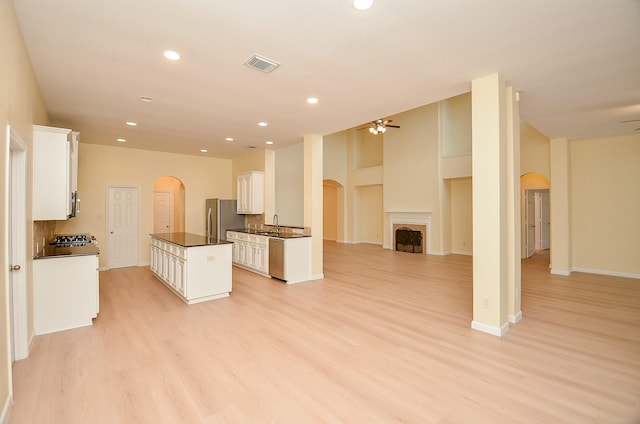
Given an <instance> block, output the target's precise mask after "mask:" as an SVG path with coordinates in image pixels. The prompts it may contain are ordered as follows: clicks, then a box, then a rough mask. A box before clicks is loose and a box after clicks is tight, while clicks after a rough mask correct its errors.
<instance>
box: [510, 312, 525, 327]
mask: <svg viewBox="0 0 640 424" xmlns="http://www.w3.org/2000/svg"><path fill="white" fill-rule="evenodd" d="M521 319H522V311H518V313H517V314H515V315H509V322H510V323H511V324H517V323H519V322H520V320H521Z"/></svg>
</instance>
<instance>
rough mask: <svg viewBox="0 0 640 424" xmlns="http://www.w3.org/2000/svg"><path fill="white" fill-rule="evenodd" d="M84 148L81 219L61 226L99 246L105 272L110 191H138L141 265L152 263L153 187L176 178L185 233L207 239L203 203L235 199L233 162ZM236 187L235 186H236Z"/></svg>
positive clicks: (80, 176) (80, 173)
mask: <svg viewBox="0 0 640 424" xmlns="http://www.w3.org/2000/svg"><path fill="white" fill-rule="evenodd" d="M88 142H90V140H86V139H84V140H83V142H82V143H80V148H79V158H78V197H79V198H80V199H81V200H82V203H81V204H82V208H81V212H80V214H78V216H77V217H76V218H73V219H70V220H68V221H59V222H58V224H57V228H56V231H57V232H59V233H75V232H88V233H91V234H94V235H95V236H96V238H97V239H98V241H99V243H100V267H101V268H104V267H107V265H108V260H107V258H108V255H109V249H108V246H107V244H108V243H107V237H106V233H107V226H108V222H107V210H106V208H107V202H106V200H107V188H108V187H109V186H135V187H138V188H139V194H140V198H139V214H140V231H139V243H140V244H139V249H138V254H139V256H138V261H139V263H140V264H141V265H144V264H148V263H149V252H150V250H149V234H150V233H152V232H153V186H154V184H155V182H156V180H158V178H161V177H163V176H173V177H175V178H177V179H179V180H180V181H182V183H183V184H184V189H185V231H187V232H190V233H195V234H204V231H205V215H204V212H205V211H204V202H205V199H209V198H215V197H219V198H224V199H229V198H233V197H232V193H231V187H232V184H231V178H232V177H231V175H232V172H231V160H230V159H217V158H210V157H204V156H192V155H178V154H171V153H163V152H153V151H145V150H137V149H128V148H122V147H119V146H114V147H111V146H102V145H96V144H87V143H88ZM234 185H235V184H234Z"/></svg>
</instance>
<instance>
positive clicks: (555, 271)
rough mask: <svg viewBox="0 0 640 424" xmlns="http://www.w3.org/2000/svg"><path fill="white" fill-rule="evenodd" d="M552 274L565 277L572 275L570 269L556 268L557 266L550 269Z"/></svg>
mask: <svg viewBox="0 0 640 424" xmlns="http://www.w3.org/2000/svg"><path fill="white" fill-rule="evenodd" d="M549 272H550V273H551V274H554V275H564V276H565V277H568V276H570V275H571V271H569V270H564V269H555V268H551V270H550V271H549Z"/></svg>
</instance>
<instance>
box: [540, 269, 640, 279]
mask: <svg viewBox="0 0 640 424" xmlns="http://www.w3.org/2000/svg"><path fill="white" fill-rule="evenodd" d="M571 270H572V271H574V272H584V273H587V274H601V275H610V276H612V277H624V278H635V279H640V274H632V273H630V272H618V271H606V270H603V269H589V268H575V267H574V268H571ZM552 274H553V270H552Z"/></svg>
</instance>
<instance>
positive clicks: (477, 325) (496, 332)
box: [471, 321, 509, 337]
mask: <svg viewBox="0 0 640 424" xmlns="http://www.w3.org/2000/svg"><path fill="white" fill-rule="evenodd" d="M471 328H472V329H474V330H478V331H482V332H483V333H489V334H491V335H493V336H498V337H502V336H504V335H505V333H506V332H507V331H509V323H508V322H505V323H504V324H502V326H501V327H493V326H491V325H487V324H483V323H481V322H478V321H471Z"/></svg>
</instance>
